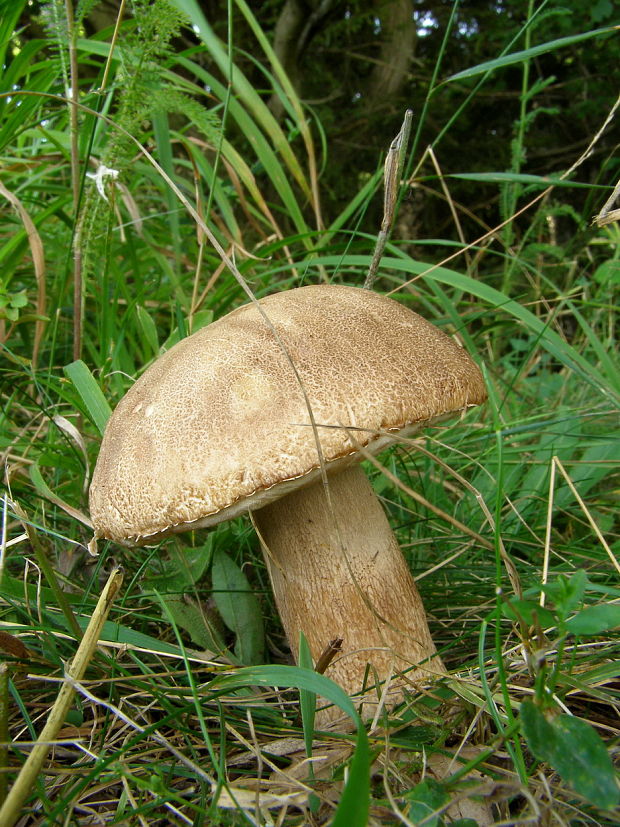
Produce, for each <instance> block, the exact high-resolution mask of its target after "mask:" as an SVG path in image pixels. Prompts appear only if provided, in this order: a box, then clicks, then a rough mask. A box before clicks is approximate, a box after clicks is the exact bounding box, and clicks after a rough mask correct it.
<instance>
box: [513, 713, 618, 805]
mask: <svg viewBox="0 0 620 827" xmlns="http://www.w3.org/2000/svg"><path fill="white" fill-rule="evenodd" d="M521 724H522V728H523V734H524V736H525V738H526V740H527V743H528V746H529V748H530V749H531V751H532V753H533V754H534V755H535V757H536V758H538V759H539V760H540V761H545V762H546V763H547V764H549V765H550V766H551V767H552V768H553V769H554V770H555V771H556V772H557V773H558V775H559V776H560V777H561V778H562V779H563V780H564V781H566V782H568V783H569V784H570V785H571V786H572V787H573V788H574V790H575V791H576V792H577V793H579V794H580V795H582V796H584V798H587V799H588V800H589V801H590V802H591V803H592V804H595V805H596V806H598V807H602V808H603V809H610V808H611V807H614V806H615V805H616V804H617V803H618V801H619V800H620V789H619V788H618V785H617V783H616V774H615V771H614V766H613V763H612V761H611V758H610V757H609V753H608V752H607V749H606V747H605V744H604V743H603V741H602V740H601V738H600V736H599V735H598V733H597V732H596V730H595V729H594V728H593V727H591V726H590V724H588V723H586V722H585V721H582V720H581V718H575V717H574V716H572V715H564V714H562V715H557V716H556V717H554V718H552V719H551V720H547V718H546V717H545V716H544V715H543V713H542V712H541V711H540V709H539V708H538V707H537V706H536V705H535V704H534V703H533V702H532V701H530V700H526V701H524V702H523V703H522V704H521Z"/></svg>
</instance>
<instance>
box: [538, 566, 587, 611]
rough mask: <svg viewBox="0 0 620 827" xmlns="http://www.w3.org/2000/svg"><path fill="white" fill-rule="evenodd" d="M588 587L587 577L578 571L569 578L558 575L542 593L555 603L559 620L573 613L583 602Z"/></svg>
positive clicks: (583, 572)
mask: <svg viewBox="0 0 620 827" xmlns="http://www.w3.org/2000/svg"><path fill="white" fill-rule="evenodd" d="M587 585H588V576H587V574H586V573H585V571H584V570H583V569H579V570H578V571H576V572H575V573H574V574H572V575H571V576H570V577H566V576H565V575H564V574H560V575H559V577H557V578H556V579H555V580H553V581H552V582H551V583H548V584H547V585H546V586H544V587H543V591H544V592H545V594H547V595H548V596H549V597H550V598H551V599H552V600H553V602H554V603H555V608H556V610H557V612H558V615H559V616H560V617H561V618H566V617H568V615H569V614H570V613H571V612H574V611H575V609H576V608H577V606H579V604H580V603H582V601H583V596H584V594H585V591H586V586H587Z"/></svg>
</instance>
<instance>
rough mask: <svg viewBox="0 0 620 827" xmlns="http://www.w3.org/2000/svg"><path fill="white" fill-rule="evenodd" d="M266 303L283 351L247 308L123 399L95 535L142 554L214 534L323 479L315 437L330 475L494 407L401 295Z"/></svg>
mask: <svg viewBox="0 0 620 827" xmlns="http://www.w3.org/2000/svg"><path fill="white" fill-rule="evenodd" d="M260 306H261V308H262V309H263V311H264V313H265V314H266V316H267V317H268V318H269V320H270V322H271V325H272V326H273V328H274V329H275V331H277V334H278V337H279V339H280V341H278V339H277V338H276V336H275V335H274V332H273V330H272V329H271V328H270V326H269V324H268V323H267V322H266V321H265V319H264V317H263V316H262V315H261V314H260V312H259V311H258V310H257V308H256V306H255V305H254V304H248V305H244V306H243V307H240V308H238V309H237V310H234V311H233V312H232V313H229V314H228V315H227V316H224V317H223V318H221V319H219V320H218V321H216V322H213V323H212V324H210V325H208V326H207V327H205V328H202V329H201V330H199V331H198V332H197V333H195V334H193V335H192V336H189V337H188V338H186V339H183V340H182V341H181V342H179V343H178V344H176V345H175V346H174V347H172V348H171V349H170V350H169V351H167V352H166V353H165V354H164V355H163V356H161V357H160V358H159V359H158V360H157V361H156V362H154V363H153V364H152V365H151V366H150V367H149V368H148V369H147V370H146V371H145V373H144V374H143V375H142V376H141V377H140V378H139V379H138V380H137V381H136V383H135V384H134V385H133V386H132V387H131V389H130V390H129V391H128V392H127V394H126V395H125V397H124V398H123V399H122V400H121V402H120V403H119V405H118V407H117V408H116V410H115V411H114V413H113V414H112V416H111V418H110V420H109V422H108V425H107V428H106V431H105V435H104V438H103V441H102V444H101V450H100V453H99V458H98V460H97V465H96V468H95V471H94V474H93V480H92V484H91V488H90V512H91V517H92V520H93V525H94V527H95V536H96V537H106V538H109V539H111V540H116V541H117V542H120V543H123V544H134V543H140V542H147V541H148V540H155V539H156V538H157V537H158V535H163V534H166V533H169V532H173V531H183V530H186V529H193V528H198V527H202V526H207V525H213V524H215V523H217V522H220V521H221V520H224V519H227V518H228V517H232V516H235V515H237V514H239V513H242V512H243V511H247V510H253V509H256V508H260V507H261V505H265V504H266V503H267V502H272V501H273V500H275V499H277V498H278V497H280V496H282V495H283V494H285V493H287V492H288V491H290V490H293V489H294V488H297V487H299V486H300V485H303V484H307V483H309V482H311V481H314V480H315V479H316V478H317V477H318V475H319V473H320V470H319V469H320V459H319V454H318V450H317V444H316V435H318V439H319V441H320V446H321V452H322V455H323V459H324V461H325V463H326V465H327V468H328V470H329V469H330V468H331V467H337V466H339V465H344V464H346V463H348V462H351V461H354V460H355V459H359V458H360V454H359V451H357V446H358V445H363V446H365V447H366V448H367V449H368V450H371V451H373V452H374V451H377V450H380V449H381V448H382V447H383V446H385V445H386V444H388V443H389V442H390V434H389V433H386V432H392V433H395V432H398V431H405V432H407V433H409V432H411V431H412V430H415V429H417V428H419V427H421V426H423V425H424V424H427V423H429V422H431V421H433V420H436V419H440V418H443V417H445V416H448V415H450V414H456V413H458V412H460V411H463V410H465V409H466V408H468V407H470V406H472V405H479V404H481V403H482V402H484V400H485V399H486V390H485V387H484V382H483V379H482V375H481V373H480V370H479V369H478V367H477V366H476V365H475V364H474V362H473V361H472V359H471V358H470V356H469V355H468V354H467V352H466V351H465V350H463V348H461V347H460V346H459V345H458V344H457V343H456V342H455V341H454V340H453V339H451V338H450V337H449V336H447V335H446V334H445V333H443V332H442V331H440V330H439V329H437V328H436V327H434V325H432V324H430V323H429V322H427V321H426V320H425V319H423V318H422V317H421V316H418V315H417V314H416V313H414V312H412V311H411V310H409V309H408V308H406V307H404V306H403V305H401V304H399V303H398V302H396V301H394V300H392V299H389V298H386V297H384V296H380V295H377V294H376V293H373V292H371V291H369V290H364V289H361V288H357V287H345V286H341V285H314V286H308V287H300V288H297V289H294V290H289V291H286V292H282V293H276V294H273V295H271V296H268V297H267V298H265V299H261V300H260ZM282 345H284V348H285V350H286V354H285V353H284V352H283V349H282ZM287 354H288V356H287ZM289 357H290V358H289ZM291 362H292V363H293V364H294V366H295V369H296V372H295V370H294V369H293V367H292V364H291ZM296 373H297V375H296ZM302 387H303V390H302ZM304 391H305V395H304ZM308 403H309V405H310V408H311V410H312V413H313V416H314V422H315V424H316V432H315V431H314V429H313V426H312V421H311V417H310V414H309V412H308ZM315 434H316V435H315Z"/></svg>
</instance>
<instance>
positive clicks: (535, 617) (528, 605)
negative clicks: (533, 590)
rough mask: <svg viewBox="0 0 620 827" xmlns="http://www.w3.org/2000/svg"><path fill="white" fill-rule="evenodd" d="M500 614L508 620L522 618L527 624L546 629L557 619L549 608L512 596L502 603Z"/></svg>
mask: <svg viewBox="0 0 620 827" xmlns="http://www.w3.org/2000/svg"><path fill="white" fill-rule="evenodd" d="M502 614H503V616H504V617H507V618H508V619H509V620H514V621H519V620H524V621H525V622H526V623H527V625H528V626H534V625H536V624H538V625H540V626H542V628H544V629H546V628H547V627H549V626H555V625H556V623H557V621H556V619H555V617H554V616H553V613H552V612H550V611H549V609H545V608H544V607H542V606H540V605H539V604H538V603H535V602H534V601H532V600H518V599H517V598H514V599H513V600H510V601H509V602H508V603H504V604H503V605H502Z"/></svg>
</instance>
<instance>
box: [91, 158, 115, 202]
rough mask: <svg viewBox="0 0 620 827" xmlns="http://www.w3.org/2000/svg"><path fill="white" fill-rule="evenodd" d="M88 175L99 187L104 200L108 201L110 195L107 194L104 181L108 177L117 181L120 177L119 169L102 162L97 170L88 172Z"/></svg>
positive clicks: (98, 189)
mask: <svg viewBox="0 0 620 827" xmlns="http://www.w3.org/2000/svg"><path fill="white" fill-rule="evenodd" d="M86 177H87V178H92V179H93V181H94V182H95V186H96V187H97V192H98V193H99V195H100V196H101V197H102V198H103V200H104V201H107V200H108V196H107V195H106V194H105V189H104V186H103V184H104V181H105V179H106V178H111V179H112V180H113V181H116V179H117V178H118V170H117V169H110V167H106V165H105V164H101V165H100V167H99V169H98V170H97V172H87V173H86Z"/></svg>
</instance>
